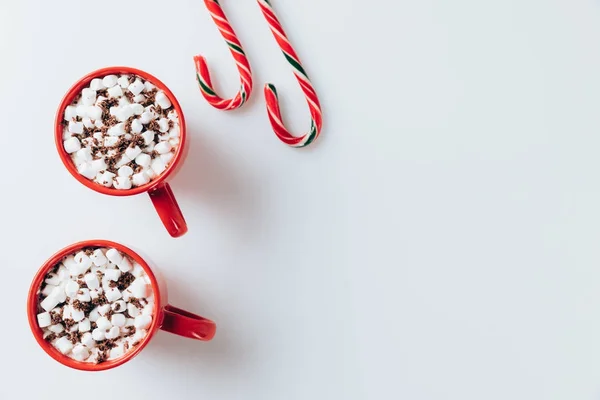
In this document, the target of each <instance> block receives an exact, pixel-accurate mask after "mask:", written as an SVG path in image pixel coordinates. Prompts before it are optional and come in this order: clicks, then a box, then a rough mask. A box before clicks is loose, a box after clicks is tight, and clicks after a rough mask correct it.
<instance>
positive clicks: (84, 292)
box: [77, 288, 92, 303]
mask: <svg viewBox="0 0 600 400" xmlns="http://www.w3.org/2000/svg"><path fill="white" fill-rule="evenodd" d="M77 300H79V301H81V302H83V303H89V302H90V301H92V296H91V295H90V289H88V288H82V289H79V294H78V295H77Z"/></svg>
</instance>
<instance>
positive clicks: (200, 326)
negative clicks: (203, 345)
mask: <svg viewBox="0 0 600 400" xmlns="http://www.w3.org/2000/svg"><path fill="white" fill-rule="evenodd" d="M86 247H107V248H115V249H117V250H119V251H120V252H121V253H124V254H127V255H128V256H129V257H131V258H132V259H133V260H134V261H135V262H137V263H138V264H139V265H141V266H142V268H144V271H145V272H146V274H148V277H150V281H151V283H150V286H151V287H152V291H153V293H154V298H155V300H154V312H153V319H152V324H151V325H150V326H149V327H148V329H147V330H148V334H147V335H146V336H145V337H144V338H143V339H142V341H141V343H140V344H138V345H137V346H136V347H135V348H134V349H133V350H131V351H129V352H127V353H125V354H124V355H123V356H122V357H119V358H117V359H114V360H109V361H106V362H103V363H101V364H93V363H85V362H80V361H77V360H74V359H72V358H70V357H68V356H66V355H63V354H62V353H61V352H60V351H58V350H57V349H56V348H54V346H52V344H51V343H49V342H47V341H46V340H44V338H43V336H42V335H43V332H42V329H41V328H40V327H39V326H38V322H37V313H38V301H39V300H38V291H39V288H40V285H41V284H42V282H43V280H44V278H45V277H46V275H47V273H48V271H50V270H51V269H52V268H54V266H55V265H56V264H58V263H59V262H60V261H61V260H62V259H63V258H64V257H65V256H67V255H70V254H73V253H76V252H77V251H79V250H81V249H83V248H86ZM27 317H28V319H29V326H30V328H31V331H32V332H33V336H34V337H35V339H36V341H37V342H38V344H39V345H40V346H41V347H42V349H44V351H45V352H46V353H48V355H50V357H52V358H54V359H55V360H56V361H58V362H60V363H62V364H64V365H66V366H68V367H71V368H75V369H79V370H83V371H103V370H107V369H111V368H115V367H118V366H119V365H121V364H124V363H125V362H127V361H129V360H131V359H132V358H133V357H135V356H136V355H137V354H138V353H139V352H140V351H142V349H143V348H144V347H146V345H147V344H148V343H149V342H150V340H151V339H152V337H154V334H155V333H156V331H158V330H159V329H162V330H163V331H167V332H171V333H174V334H176V335H180V336H184V337H187V338H190V339H196V340H203V341H207V340H211V339H212V338H213V337H214V336H215V332H216V325H215V323H214V322H213V321H211V320H208V319H206V318H203V317H201V316H199V315H195V314H192V313H190V312H188V311H184V310H181V309H179V308H177V307H173V306H171V305H170V304H169V303H168V300H167V286H166V282H165V281H164V279H163V278H162V277H161V276H160V275H159V273H158V272H157V271H156V269H151V268H150V266H149V265H148V263H147V261H145V260H144V259H143V258H142V257H140V256H139V255H138V254H137V253H136V252H134V251H133V250H131V249H130V248H128V247H125V246H123V245H122V244H119V243H115V242H110V241H107V240H87V241H84V242H79V243H75V244H72V245H70V246H68V247H65V248H64V249H62V250H60V251H59V252H58V253H56V254H54V255H53V256H52V257H50V258H49V259H48V261H46V262H45V263H44V265H42V267H41V268H40V270H39V271H38V273H37V274H36V275H35V278H34V279H33V282H32V283H31V287H30V289H29V295H28V298H27Z"/></svg>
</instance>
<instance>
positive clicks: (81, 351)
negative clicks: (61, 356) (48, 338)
mask: <svg viewBox="0 0 600 400" xmlns="http://www.w3.org/2000/svg"><path fill="white" fill-rule="evenodd" d="M89 356H90V351H89V350H88V349H87V347H85V346H84V345H82V344H78V345H76V346H75V347H73V358H75V359H76V360H77V361H83V360H85V359H86V358H88V357H89Z"/></svg>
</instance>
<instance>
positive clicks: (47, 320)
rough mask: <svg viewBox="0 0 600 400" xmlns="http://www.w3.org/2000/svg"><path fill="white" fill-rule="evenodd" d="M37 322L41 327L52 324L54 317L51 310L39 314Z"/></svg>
mask: <svg viewBox="0 0 600 400" xmlns="http://www.w3.org/2000/svg"><path fill="white" fill-rule="evenodd" d="M37 322H38V326H39V327H40V328H45V327H47V326H50V325H52V317H51V316H50V313H49V312H43V313H40V314H38V315H37Z"/></svg>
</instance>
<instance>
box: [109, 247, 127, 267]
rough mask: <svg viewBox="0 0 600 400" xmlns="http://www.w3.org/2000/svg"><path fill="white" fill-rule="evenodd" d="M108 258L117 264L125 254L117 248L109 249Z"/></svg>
mask: <svg viewBox="0 0 600 400" xmlns="http://www.w3.org/2000/svg"><path fill="white" fill-rule="evenodd" d="M106 258H108V259H109V260H110V262H112V263H114V264H117V263H118V262H119V261H121V259H122V258H123V255H121V253H120V252H119V250H117V249H108V251H107V252H106Z"/></svg>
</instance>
